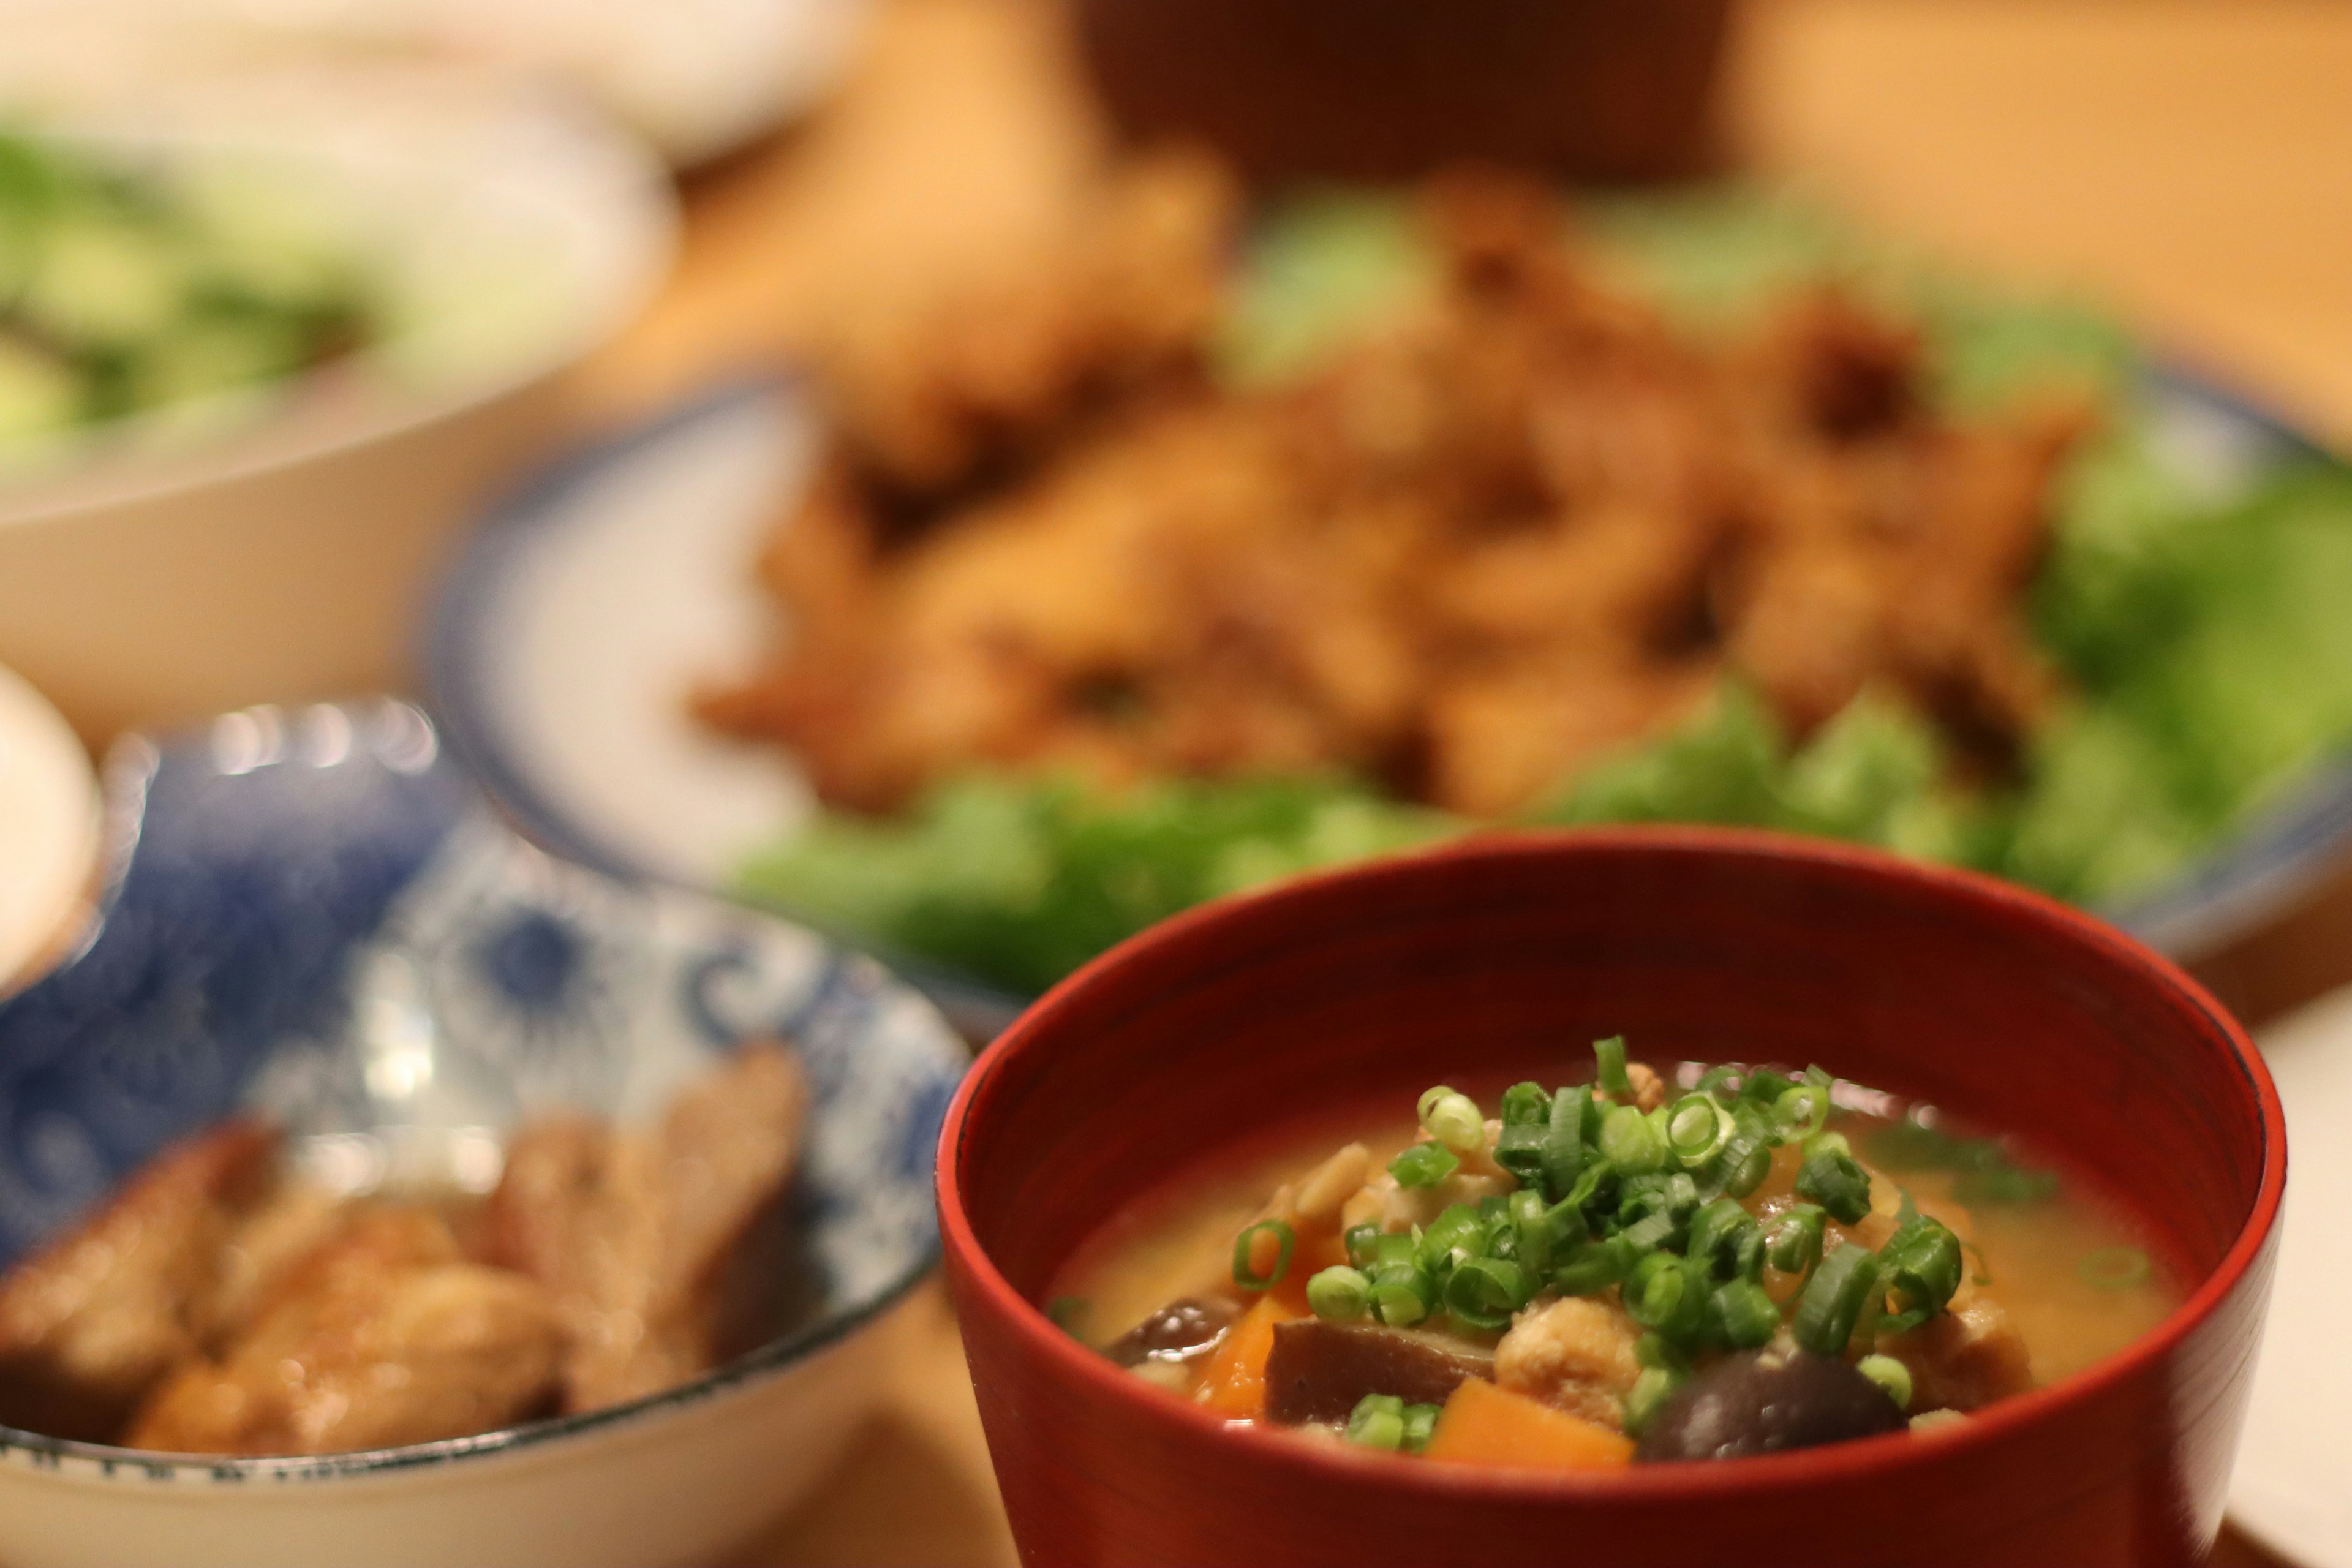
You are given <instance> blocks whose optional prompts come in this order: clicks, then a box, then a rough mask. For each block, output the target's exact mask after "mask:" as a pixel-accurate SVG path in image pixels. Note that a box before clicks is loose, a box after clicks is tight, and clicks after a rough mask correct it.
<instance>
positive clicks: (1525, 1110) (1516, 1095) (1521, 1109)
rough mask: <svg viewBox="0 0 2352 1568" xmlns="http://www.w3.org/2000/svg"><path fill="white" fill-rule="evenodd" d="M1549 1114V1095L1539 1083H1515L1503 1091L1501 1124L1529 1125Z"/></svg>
mask: <svg viewBox="0 0 2352 1568" xmlns="http://www.w3.org/2000/svg"><path fill="white" fill-rule="evenodd" d="M1550 1114H1551V1096H1550V1095H1549V1094H1546V1093H1545V1092H1544V1087H1543V1085H1541V1084H1539V1083H1515V1084H1513V1085H1511V1087H1510V1088H1508V1089H1505V1090H1504V1091H1503V1110H1502V1117H1503V1125H1504V1126H1506V1127H1531V1126H1537V1125H1539V1124H1541V1123H1542V1121H1544V1119H1545V1118H1546V1117H1548V1116H1549V1115H1550Z"/></svg>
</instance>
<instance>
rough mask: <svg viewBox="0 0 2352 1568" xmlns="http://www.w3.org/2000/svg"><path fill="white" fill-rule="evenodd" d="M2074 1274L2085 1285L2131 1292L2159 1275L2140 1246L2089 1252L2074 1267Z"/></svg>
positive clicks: (2108, 1248) (2100, 1249)
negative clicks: (2130, 1290)
mask: <svg viewBox="0 0 2352 1568" xmlns="http://www.w3.org/2000/svg"><path fill="white" fill-rule="evenodd" d="M2074 1272H2075V1273H2076V1274H2078V1275H2080V1276H2081V1277H2082V1279H2083V1283H2084V1284H2085V1285H2093V1286H2096V1287H2097V1288H2098V1289H2102V1290H2129V1289H2133V1288H2134V1287H2135V1286H2139V1285H2145V1284H2147V1280H2148V1276H2150V1275H2151V1274H2154V1273H2155V1272H2156V1265H2155V1264H2154V1263H2153V1262H2151V1261H2150V1260H2149V1258H2148V1256H2147V1253H2145V1252H2142V1251H2141V1250H2140V1249H2139V1248H2138V1247H2101V1248H2099V1249H2098V1250H2097V1251H2096V1252H2086V1253H2084V1255H2083V1260H2082V1261H2081V1262H2080V1263H2077V1264H2075V1265H2074Z"/></svg>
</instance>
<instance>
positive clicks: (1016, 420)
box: [823, 154, 1238, 510]
mask: <svg viewBox="0 0 2352 1568" xmlns="http://www.w3.org/2000/svg"><path fill="white" fill-rule="evenodd" d="M1237 200H1238V196H1237V192H1236V191H1235V189H1234V185H1233V184H1232V182H1231V180H1230V179H1229V178H1228V177H1227V176H1226V175H1225V174H1224V173H1223V170H1221V169H1220V168H1219V167H1218V166H1217V165H1215V164H1214V163H1210V162H1208V161H1206V160H1204V159H1200V158H1196V157H1191V156H1186V155H1181V154H1171V155H1165V156H1160V157H1157V158H1150V159H1146V160H1143V161H1140V162H1139V163H1136V164H1135V165H1133V166H1132V167H1131V168H1130V169H1129V170H1128V171H1127V172H1126V173H1125V174H1122V175H1121V176H1120V177H1119V178H1118V179H1117V180H1116V181H1114V182H1113V183H1112V184H1111V185H1110V186H1109V187H1108V189H1107V190H1106V192H1105V193H1104V195H1103V199H1102V200H1101V202H1100V203H1099V204H1098V205H1097V207H1096V208H1095V210H1093V211H1092V212H1091V213H1090V214H1089V215H1088V216H1087V218H1086V219H1085V220H1084V222H1083V223H1082V224H1081V226H1080V227H1079V228H1078V230H1077V231H1076V233H1074V234H1072V235H1070V236H1069V237H1067V238H1066V241H1065V242H1064V243H1063V244H1062V245H1061V246H1060V247H1056V249H1055V251H1054V252H1053V253H1051V254H1049V255H1046V256H1043V257H1040V258H1036V259H1035V261H1034V263H1033V264H1032V265H1031V266H1030V267H1028V268H1024V270H1023V271H1022V272H1021V273H1020V274H1019V275H1017V276H1013V277H1010V278H1004V279H995V280H992V282H989V283H987V284H984V285H982V286H981V287H978V288H976V289H973V290H971V292H970V293H969V294H967V295H965V296H963V297H961V298H956V299H951V300H941V301H940V302H939V303H938V304H937V305H936V307H935V308H934V309H932V310H928V311H905V310H891V311H889V312H887V313H884V314H882V315H879V316H877V317H876V318H874V319H871V320H867V321H859V322H854V323H851V324H850V325H849V326H848V327H847V328H846V329H845V332H844V334H843V337H842V339H841V341H840V342H837V343H836V344H835V346H834V348H833V350H832V351H831V352H830V353H827V354H825V355H824V356H823V357H824V369H825V372H826V380H827V384H828V386H829V387H830V389H831V392H832V395H833V401H834V405H835V416H836V418H837V419H838V421H839V425H840V434H841V440H842V444H843V448H844V450H845V453H846V454H847V455H848V456H849V457H850V458H851V460H852V461H853V462H854V463H855V464H856V466H857V467H858V468H860V469H861V470H863V471H864V472H866V473H867V474H869V475H870V476H872V478H873V479H875V480H876V481H877V484H878V485H879V486H880V488H881V489H883V490H884V491H885V492H887V494H888V495H889V496H891V497H892V498H893V499H894V500H897V501H898V502H900V503H902V504H903V505H905V506H907V507H910V508H913V509H915V510H920V509H921V508H922V507H924V506H926V505H930V504H936V503H937V502H938V501H939V500H942V499H944V498H947V497H950V496H954V495H957V494H959V493H966V492H969V491H970V490H971V489H972V488H973V487H974V486H977V485H985V484H989V483H992V482H1002V480H1003V479H1005V478H1007V477H1009V476H1012V475H1016V474H1018V473H1019V472H1021V471H1023V470H1024V468H1027V467H1029V466H1031V465H1033V464H1034V462H1036V461H1037V460H1038V459H1039V458H1042V457H1043V456H1044V455H1045V453H1047V452H1049V451H1050V450H1052V449H1053V448H1054V447H1056V446H1057V445H1059V444H1061V443H1062V442H1063V441H1065V440H1066V438H1067V437H1068V436H1069V434H1070V427H1071V426H1073V425H1074V424H1076V423H1082V422H1084V421H1087V420H1089V419H1092V418H1096V417H1099V416H1103V415H1104V414H1106V413H1107V412H1109V411H1112V410H1115V409H1117V408H1118V407H1119V406H1121V405H1125V404H1127V403H1129V402H1130V401H1134V400H1138V399H1149V398H1150V397H1152V396H1154V395H1160V394H1163V393H1166V392H1170V391H1175V392H1179V393H1183V392H1191V391H1194V390H1197V388H1198V387H1199V385H1200V384H1201V381H1202V363H1203V356H1204V353H1205V348H1206V342H1207V339H1208V335H1209V333H1210V331H1212V330H1213V328H1214V326H1215V324H1216V321H1217V318H1218V313H1219V308H1220V304H1221V296H1222V285H1223V270H1224V265H1225V251H1226V248H1227V247H1228V246H1229V244H1230V242H1231V237H1232V232H1233V228H1234V222H1235V218H1236V214H1237V210H1238V209H1237Z"/></svg>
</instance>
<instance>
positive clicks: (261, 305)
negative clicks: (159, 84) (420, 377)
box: [0, 131, 383, 447]
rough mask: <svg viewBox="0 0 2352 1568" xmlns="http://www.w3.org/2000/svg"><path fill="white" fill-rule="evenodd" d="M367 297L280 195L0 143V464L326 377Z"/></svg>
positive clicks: (105, 154) (210, 177)
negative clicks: (130, 422) (324, 370)
mask: <svg viewBox="0 0 2352 1568" xmlns="http://www.w3.org/2000/svg"><path fill="white" fill-rule="evenodd" d="M378 292H379V290H378V287H377V284H376V282H375V280H374V279H372V278H370V277H369V275H368V271H367V268H366V267H365V265H364V263H363V261H362V258H360V257H359V256H358V255H357V254H356V253H354V252H353V251H352V250H351V249H350V248H349V247H347V246H345V245H343V244H341V243H340V242H339V241H338V239H337V238H336V237H334V236H333V235H332V234H331V232H329V226H328V225H327V224H326V223H325V221H324V219H323V217H322V216H321V215H320V214H319V213H317V212H314V211H311V210H310V209H309V208H307V207H306V206H305V205H303V204H302V203H301V202H300V201H299V199H298V198H297V197H295V196H294V195H292V194H291V193H289V192H288V191H285V190H281V189H275V188H271V187H269V186H268V184H267V183H266V182H257V181H256V180H255V179H253V178H252V177H250V176H249V175H242V174H232V173H231V172H230V171H228V170H226V169H219V170H215V169H210V168H206V167H191V168H188V169H185V170H179V171H173V172H167V171H165V170H163V169H162V168H160V167H159V166H156V165H155V164H153V163H150V162H146V161H142V160H140V159H137V158H134V157H131V156H130V155H127V154H125V153H120V152H114V151H109V150H106V149H104V148H101V147H100V146H97V145H94V144H88V143H81V142H71V141H66V140H58V139H50V138H44V137H41V136H37V135H34V134H29V133H26V132H6V131H0V447H8V446H11V445H15V444H16V443H18V442H21V441H26V440H30V439H33V438H36V437H54V436H56V435H58V434H60V433H62V432H65V431H67V430H69V429H72V428H74V427H77V426H92V425H99V424H103V423H105V422H107V421H109V420H113V419H118V418H121V417H122V416H126V415H130V414H134V413H138V412H142V411H144V410H147V409H152V408H158V407H162V406H164V405H169V404H173V403H176V402H180V401H183V400H185V399H189V398H193V397H198V396H202V395H206V394H210V393H216V392H223V391H227V390H231V389H233V388H236V387H239V386H245V385H250V384H257V383H260V382H266V381H270V380H275V379H278V378H281V377H285V376H288V375H291V374H296V373H298V372H300V371H304V370H308V369H310V368H311V367H313V366H315V365H318V364H321V363H326V362H328V361H330V360H332V359H334V358H336V357H338V356H340V355H341V354H344V353H348V352H350V351H351V350H352V349H353V348H355V347H357V346H359V345H360V344H361V343H362V342H365V341H367V339H369V338H370V337H371V336H373V335H374V334H375V333H376V332H377V331H380V328H381V323H380V320H379V318H380V316H381V315H382V314H383V307H382V305H381V303H380V302H379V300H378V298H377V295H378Z"/></svg>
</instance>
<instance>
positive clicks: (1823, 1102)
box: [1772, 1083, 1830, 1142]
mask: <svg viewBox="0 0 2352 1568" xmlns="http://www.w3.org/2000/svg"><path fill="white" fill-rule="evenodd" d="M1829 1119H1830V1091H1829V1090H1828V1089H1823V1088H1822V1087H1821V1086H1820V1085H1819V1084H1810V1083H1809V1084H1801V1085H1799V1086H1798V1087H1797V1088H1795V1089H1790V1090H1788V1091H1786V1092H1785V1093H1783V1094H1782V1095H1781V1096H1780V1099H1778V1100H1774V1101H1773V1102H1772V1127H1773V1131H1777V1132H1778V1133H1780V1137H1781V1138H1782V1140H1783V1141H1785V1142H1796V1141H1798V1140H1800V1139H1805V1138H1810V1137H1811V1136H1812V1135H1813V1134H1814V1133H1816V1132H1819V1131H1821V1130H1822V1127H1823V1125H1825V1124H1826V1123H1827V1122H1828V1121H1829Z"/></svg>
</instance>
